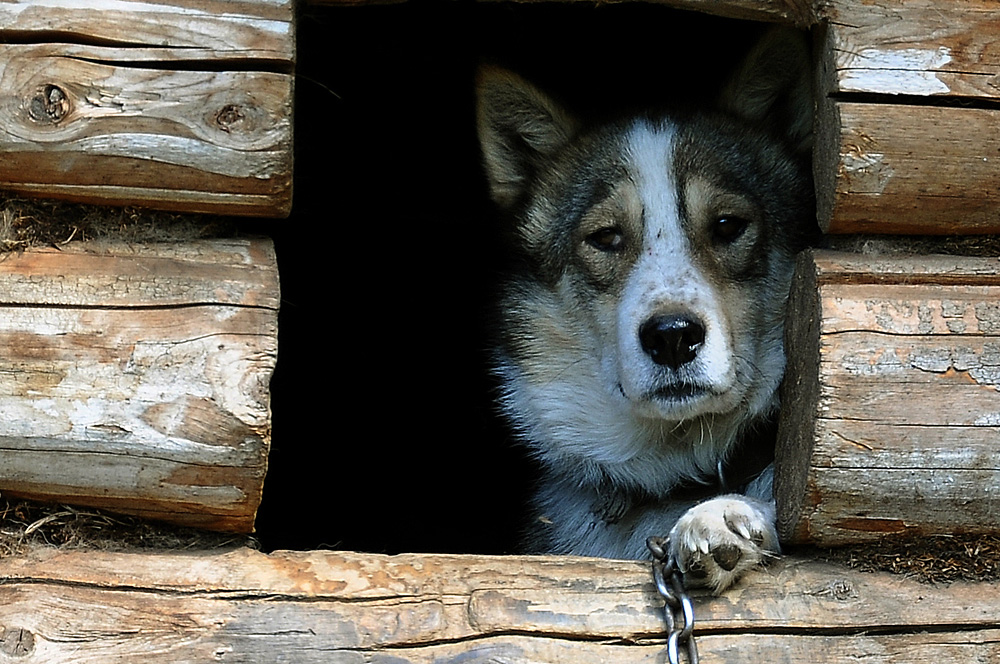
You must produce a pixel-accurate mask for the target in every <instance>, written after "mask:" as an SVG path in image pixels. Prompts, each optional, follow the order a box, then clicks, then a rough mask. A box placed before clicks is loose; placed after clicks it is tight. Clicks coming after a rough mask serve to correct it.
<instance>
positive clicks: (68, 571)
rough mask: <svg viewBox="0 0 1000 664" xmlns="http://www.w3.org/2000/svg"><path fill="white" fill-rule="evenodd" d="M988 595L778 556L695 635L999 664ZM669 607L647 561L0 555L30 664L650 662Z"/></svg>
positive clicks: (21, 649)
mask: <svg viewBox="0 0 1000 664" xmlns="http://www.w3.org/2000/svg"><path fill="white" fill-rule="evenodd" d="M998 596H1000V586H998V585H996V584H989V583H968V582H956V583H954V584H950V585H948V586H936V587H935V586H927V585H921V584H919V583H916V582H914V581H912V580H908V579H905V578H903V577H899V576H891V575H887V574H866V573H861V572H857V571H852V570H848V569H845V568H842V567H839V566H835V565H831V564H827V563H819V562H809V561H803V560H795V559H786V560H782V561H778V562H776V563H775V564H773V565H771V566H770V567H769V568H767V569H764V570H759V571H756V572H752V573H751V574H750V575H748V577H747V578H745V579H744V580H743V581H741V582H740V583H739V584H738V585H737V586H736V587H735V588H734V589H732V590H731V591H729V592H727V593H726V594H724V595H723V596H721V597H712V596H710V595H707V594H695V597H694V608H695V618H696V628H695V630H696V631H695V634H696V637H697V639H698V644H699V649H700V651H701V654H702V659H703V661H705V662H706V663H711V662H731V663H740V662H748V663H749V662H757V661H761V660H769V659H775V660H780V661H782V662H789V663H790V664H817V663H823V662H839V661H843V660H844V659H845V656H847V657H850V656H857V657H862V656H863V657H865V658H866V661H872V662H878V663H881V664H904V663H905V664H916V663H927V664H930V663H931V662H935V663H937V662H971V661H983V662H985V661H993V660H994V659H996V658H997V657H998V656H1000V618H998V617H997V612H996V606H997V605H996V601H997V600H996V598H997V597H998ZM662 620H663V618H662V600H661V599H660V598H659V596H658V595H657V593H656V591H655V589H654V587H653V584H652V577H651V574H650V567H649V564H648V563H641V562H628V561H610V560H597V559H588V558H569V557H565V558H564V557H485V556H443V555H401V556H379V555H363V554H354V553H340V552H308V553H292V552H278V553H275V554H272V555H270V556H267V555H264V554H261V553H257V552H253V551H250V550H246V549H240V550H235V551H231V552H228V553H166V552H165V553H143V554H126V553H107V552H81V551H56V550H45V551H40V552H38V553H37V554H35V555H33V556H30V557H18V558H9V559H5V560H2V561H0V625H3V629H4V633H3V634H2V636H0V659H3V658H5V656H6V657H10V658H13V657H14V656H16V657H18V659H17V661H19V662H23V664H34V663H35V662H38V663H42V662H44V663H45V664H62V663H64V662H74V663H79V662H101V663H102V664H106V663H113V662H135V661H142V662H144V663H146V664H159V663H163V664H167V663H169V664H178V663H183V662H192V663H193V662H208V661H225V662H244V663H247V664H250V663H257V662H263V661H287V662H295V663H296V664H312V663H315V664H320V663H322V664H329V663H330V662H337V663H338V664H339V663H345V664H355V663H356V664H361V663H362V662H364V663H372V662H378V663H380V664H389V663H390V662H391V663H393V664H406V663H412V664H418V663H419V664H424V663H427V664H430V663H431V662H454V661H504V662H511V663H512V664H527V663H529V662H531V663H533V664H547V663H552V664H563V663H565V662H574V663H579V664H590V663H593V664H599V663H600V664H617V663H625V662H649V663H653V662H659V661H664V660H663V657H664V649H665V644H664V639H663V632H664V629H665V627H664V624H663V622H662ZM12 661H13V659H12Z"/></svg>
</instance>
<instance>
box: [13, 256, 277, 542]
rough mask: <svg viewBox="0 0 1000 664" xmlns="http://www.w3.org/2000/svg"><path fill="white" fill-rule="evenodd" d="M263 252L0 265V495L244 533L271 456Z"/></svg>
mask: <svg viewBox="0 0 1000 664" xmlns="http://www.w3.org/2000/svg"><path fill="white" fill-rule="evenodd" d="M277 309H278V280H277V266H276V263H275V256H274V250H273V246H272V245H271V243H270V241H269V240H218V241H201V242H194V243H178V244H154V245H137V244H129V245H126V244H99V245H91V244H87V243H71V244H68V245H65V246H64V247H62V249H61V250H56V249H33V250H30V251H25V252H23V253H19V254H7V255H5V256H4V258H3V260H0V312H2V314H0V412H2V413H3V417H2V418H0V491H2V492H3V493H4V494H6V495H11V496H19V497H23V498H29V499H36V500H49V501H59V502H65V503H69V504H75V505H84V506H91V507H100V508H106V509H110V510H113V511H119V512H124V513H128V514H135V515H139V516H144V517H150V518H157V519H162V520H166V521H170V522H173V523H179V524H185V525H196V526H200V527H205V528H215V529H222V530H232V531H239V532H249V531H250V530H252V529H253V521H254V515H255V513H256V510H257V506H258V504H259V503H260V498H261V489H262V484H263V479H264V472H265V469H266V466H267V452H268V447H269V444H270V411H269V403H270V398H269V392H268V383H269V381H270V377H271V373H272V371H273V369H274V363H275V357H276V345H277Z"/></svg>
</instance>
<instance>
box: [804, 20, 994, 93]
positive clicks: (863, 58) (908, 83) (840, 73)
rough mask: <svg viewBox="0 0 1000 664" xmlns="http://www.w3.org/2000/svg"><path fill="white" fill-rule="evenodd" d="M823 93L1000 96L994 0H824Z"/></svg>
mask: <svg viewBox="0 0 1000 664" xmlns="http://www.w3.org/2000/svg"><path fill="white" fill-rule="evenodd" d="M819 15H820V18H821V19H823V20H824V21H825V25H826V27H827V29H826V30H825V31H824V44H823V47H822V48H821V57H822V58H823V60H824V62H823V70H824V72H825V74H826V75H825V76H824V78H823V79H822V88H821V92H822V93H823V94H825V95H829V94H850V93H860V94H876V95H905V96H909V97H959V98H962V99H964V100H966V101H968V102H975V101H984V100H986V101H990V100H1000V7H997V5H996V3H995V2H990V1H989V0H950V1H949V2H940V1H937V0H907V2H892V1H887V0H872V1H869V2H857V0H830V1H828V2H823V3H820V4H819Z"/></svg>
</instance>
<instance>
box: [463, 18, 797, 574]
mask: <svg viewBox="0 0 1000 664" xmlns="http://www.w3.org/2000/svg"><path fill="white" fill-rule="evenodd" d="M796 53H797V54H798V57H797V56H795V54H796ZM768 54H772V55H773V54H777V55H776V56H773V57H770V56H769V55H768ZM774 57H776V58H777V59H778V60H779V61H780V62H779V63H777V64H776V63H775V60H774ZM797 60H800V62H798V66H799V67H800V69H796V68H795V67H794V66H793V65H794V64H795V62H796V61H797ZM807 68H808V61H807V57H806V53H805V48H804V45H803V43H802V41H801V40H800V39H799V38H798V37H795V36H791V35H790V33H787V32H783V31H782V32H775V33H772V34H769V35H768V36H767V37H766V38H765V40H764V42H762V45H761V46H760V47H758V48H757V49H755V50H754V51H753V53H752V54H751V56H750V57H749V59H748V61H747V63H746V64H745V65H744V66H743V67H741V68H740V69H739V72H738V75H737V78H736V79H734V80H733V81H731V82H730V83H729V84H728V85H727V86H725V88H724V90H725V92H724V98H723V99H722V100H721V101H720V109H721V110H717V111H710V112H707V113H705V114H703V115H698V116H678V117H673V116H670V115H649V116H638V117H631V118H626V119H623V120H621V121H619V122H614V123H610V124H606V125H602V126H598V127H586V126H585V125H584V124H583V123H580V122H578V121H577V120H575V119H573V117H572V116H571V115H569V114H568V113H566V112H565V111H564V110H562V109H561V107H560V106H559V105H558V104H556V103H555V102H554V101H552V100H551V99H550V98H549V97H548V96H546V95H545V94H544V93H542V92H540V91H539V90H537V89H536V88H535V87H533V86H532V85H530V84H529V83H527V82H525V81H523V80H522V79H520V78H519V77H517V76H516V75H514V74H511V73H509V72H506V71H503V70H497V69H485V70H483V71H482V72H481V73H480V79H479V83H478V91H479V110H478V114H479V115H478V120H479V132H480V139H481V142H482V146H483V153H484V160H485V164H486V171H487V174H488V177H489V181H490V186H491V191H492V194H493V198H494V200H495V201H496V203H497V204H498V205H499V206H500V207H501V208H502V210H503V211H504V212H505V214H506V216H507V218H508V219H509V223H510V225H511V226H510V229H511V231H512V235H513V237H514V244H515V247H516V251H517V252H519V256H518V258H519V260H517V261H516V262H515V263H516V265H517V266H518V267H517V269H515V270H514V271H513V273H512V274H511V276H510V279H509V280H508V282H507V286H506V289H505V293H504V297H503V301H502V303H501V307H502V318H503V330H502V343H501V348H500V349H499V350H498V353H497V371H498V372H499V374H500V376H501V377H502V379H503V385H504V391H503V396H502V404H501V405H502V407H503V410H504V411H505V412H506V414H507V415H508V417H509V418H510V420H511V422H512V423H513V425H514V426H515V428H516V430H517V431H518V433H519V435H520V436H521V438H522V439H523V441H524V443H525V444H526V445H527V446H528V447H529V449H530V450H531V451H532V452H533V453H534V454H535V455H536V456H537V458H538V459H539V460H540V462H541V465H542V467H543V472H544V481H543V483H542V485H541V486H540V487H539V489H538V492H537V495H536V499H535V507H536V510H537V519H536V527H534V528H533V529H532V530H533V532H532V533H531V535H530V538H529V540H530V547H531V548H532V549H533V550H536V551H545V552H553V553H573V554H583V555H595V556H603V557H627V558H643V557H646V555H647V554H646V549H645V540H646V538H647V537H648V536H650V535H658V534H664V533H666V532H668V531H670V535H671V546H672V547H673V549H674V553H675V555H677V558H678V561H679V563H680V564H681V566H682V567H683V568H684V569H685V570H686V571H687V572H688V574H687V580H688V581H689V582H695V581H697V580H698V579H697V578H696V577H701V576H703V577H704V579H703V582H704V583H706V584H708V585H710V586H712V587H713V588H715V589H716V590H721V589H722V588H724V587H726V586H728V585H729V584H730V583H732V582H733V581H734V580H735V579H736V578H737V577H738V576H739V574H740V573H742V572H743V571H744V570H745V569H747V568H749V567H751V566H753V565H756V564H758V563H759V562H760V561H761V560H762V559H763V558H764V557H765V556H767V555H769V554H771V553H776V552H777V550H778V542H777V535H776V533H775V530H774V525H773V522H774V506H773V500H772V498H771V495H770V482H769V479H768V477H769V475H767V476H765V477H763V478H761V479H759V480H757V481H755V482H754V483H753V484H752V485H751V487H750V489H749V490H748V493H747V494H746V495H735V494H729V495H724V496H720V497H717V498H714V499H711V500H708V501H706V502H703V503H701V504H699V505H697V506H694V501H692V500H690V499H685V498H683V497H678V488H679V487H680V486H681V485H684V484H686V483H690V482H695V483H697V482H707V481H711V480H712V479H713V478H714V477H715V474H716V471H717V469H718V467H719V464H720V462H722V461H723V460H724V459H725V458H726V457H727V455H729V454H730V453H731V452H732V450H733V449H734V447H735V446H737V445H738V444H739V442H740V441H741V439H742V438H743V437H744V436H745V435H746V433H747V432H748V431H750V430H751V429H754V428H755V427H759V426H762V424H763V423H765V422H766V421H767V420H768V419H769V418H772V417H773V416H774V415H775V412H776V408H777V387H778V384H779V383H780V380H781V377H782V374H783V371H784V352H783V349H782V333H783V319H784V302H785V300H786V298H787V294H788V286H789V281H790V277H791V269H792V261H793V256H794V254H795V252H796V251H797V250H798V249H799V248H801V247H802V246H803V245H804V243H805V242H806V240H807V237H808V233H809V231H810V230H811V229H812V228H813V226H814V213H813V209H812V199H811V194H810V183H809V179H808V177H807V170H806V166H805V163H804V160H803V159H802V156H803V155H802V152H803V150H805V149H806V148H807V145H808V140H807V139H806V138H805V137H804V136H803V131H802V127H803V126H805V125H808V124H811V112H810V111H809V110H808V109H809V108H810V107H809V106H808V105H807V104H803V102H802V100H803V98H809V91H808V90H803V89H801V88H802V86H803V85H807V82H808V77H805V76H803V75H802V70H806V69H807ZM778 105H780V106H781V108H780V109H779V108H778V107H777V106H778ZM803 113H806V114H807V115H808V117H806V118H798V117H797V118H795V120H794V122H791V123H788V122H785V125H786V126H787V127H788V128H789V131H788V133H787V134H786V135H784V136H777V135H776V134H775V133H773V132H772V129H771V127H769V126H768V124H767V120H768V118H770V117H771V116H772V115H773V114H778V115H783V117H786V118H787V117H792V116H793V115H795V114H798V115H801V114H803ZM720 218H724V219H727V220H730V221H733V220H735V221H737V222H739V225H738V226H737V227H738V228H740V229H741V230H740V231H739V232H738V234H736V235H735V237H730V236H729V235H727V233H728V231H726V230H725V228H733V227H734V226H733V225H732V224H729V225H728V226H726V225H725V224H723V223H721V222H720V221H719V219H720ZM650 321H656V322H658V323H659V324H660V328H662V329H667V330H668V331H667V332H665V333H664V335H663V336H664V337H668V338H669V339H671V340H674V341H676V339H675V337H676V335H675V334H674V333H673V332H672V331H670V330H671V329H672V327H671V326H673V327H678V328H682V329H684V330H685V332H684V335H685V336H684V338H683V342H684V343H683V345H684V349H683V350H681V351H677V354H676V355H675V354H674V353H673V352H668V351H664V352H663V354H660V355H659V358H660V359H658V360H656V361H653V360H652V359H651V358H653V357H654V355H653V351H652V350H651V344H650V342H649V338H651V337H650V336H649V335H648V334H644V333H643V332H642V331H641V330H642V329H644V325H646V324H647V323H649V322H650ZM664 321H667V322H664ZM677 321H680V322H677ZM667 323H670V324H669V325H668V324H667ZM646 326H647V327H648V325H646ZM654 327H655V326H654ZM660 328H657V329H660ZM691 330H697V332H690V331H691ZM652 338H653V339H654V340H659V339H660V337H658V336H656V333H653V335H652ZM734 551H735V552H736V558H738V562H737V564H735V566H734V567H731V563H732V558H733V555H734ZM723 554H725V555H723ZM720 561H721V562H720Z"/></svg>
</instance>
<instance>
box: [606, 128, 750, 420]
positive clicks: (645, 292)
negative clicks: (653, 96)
mask: <svg viewBox="0 0 1000 664" xmlns="http://www.w3.org/2000/svg"><path fill="white" fill-rule="evenodd" d="M675 139H676V131H675V129H674V128H673V127H671V126H669V125H665V126H654V125H652V124H650V123H649V122H648V121H638V122H636V123H635V124H634V125H633V127H632V129H631V130H630V131H629V133H628V135H627V138H626V154H627V155H628V157H629V160H630V162H629V167H630V175H631V178H632V180H633V181H634V183H635V185H636V188H637V190H638V194H639V197H640V199H641V201H642V206H643V238H642V251H641V253H640V254H639V256H638V258H637V259H636V263H635V266H634V267H633V269H632V273H631V275H630V276H629V278H628V281H627V282H626V284H625V287H624V291H623V293H622V299H621V302H620V304H619V307H618V324H617V327H618V343H617V346H618V349H617V350H618V357H617V368H616V373H617V380H618V381H619V384H620V385H621V391H622V393H623V394H624V395H625V396H626V398H628V399H629V401H630V402H631V403H632V406H633V407H634V408H636V409H637V412H638V413H639V414H641V415H644V416H647V417H657V418H663V419H669V420H682V419H687V418H690V417H695V416H698V415H702V414H706V413H718V412H725V411H728V410H730V409H732V408H733V407H734V406H735V405H736V404H737V403H738V402H739V398H740V395H737V394H733V393H732V392H731V390H732V388H733V366H732V354H733V351H732V347H731V344H730V342H729V336H730V332H729V328H728V325H727V321H726V317H725V316H724V315H723V312H722V310H721V305H720V303H719V298H718V297H717V295H716V294H715V293H714V292H713V286H712V285H711V283H710V281H709V280H708V279H706V277H705V275H704V274H703V272H702V270H701V268H699V266H698V265H697V263H696V262H695V260H694V258H693V256H692V249H691V243H690V241H689V239H688V237H687V234H686V232H685V229H684V227H683V225H682V223H681V204H680V195H681V194H680V192H679V191H678V187H677V179H676V175H675V173H674V171H673V168H672V159H673V153H674V144H675ZM657 315H680V316H686V317H688V318H690V319H692V320H695V321H698V322H699V323H700V324H701V325H703V326H704V328H705V341H704V343H703V344H702V346H701V347H700V348H699V350H698V354H697V356H696V357H695V358H694V359H693V360H692V361H691V362H689V363H688V364H686V365H683V366H681V367H680V368H678V369H677V370H676V371H674V370H672V369H670V368H669V367H665V366H660V365H657V364H656V363H654V362H653V361H652V359H651V358H650V356H649V355H648V354H647V353H646V352H645V351H643V349H642V346H641V342H640V340H639V328H640V327H641V325H642V324H643V323H644V322H645V321H647V320H648V319H650V318H651V317H653V316H657ZM679 383H683V384H687V385H694V386H697V387H700V388H703V389H704V390H707V392H706V394H704V395H703V396H699V397H692V398H687V399H684V400H677V399H664V398H662V397H657V396H656V395H655V394H654V393H655V392H656V390H658V389H660V388H664V387H667V386H669V385H676V384H679Z"/></svg>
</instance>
